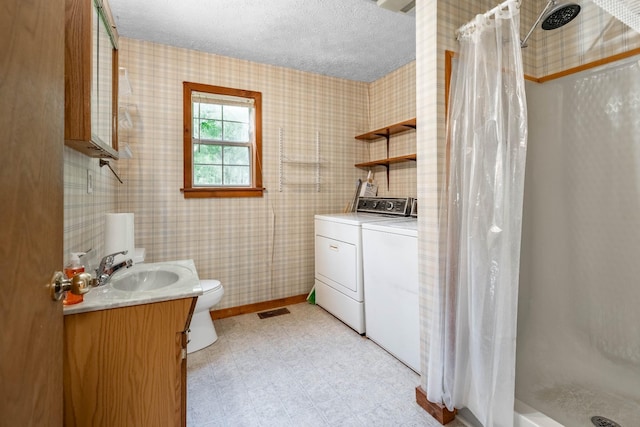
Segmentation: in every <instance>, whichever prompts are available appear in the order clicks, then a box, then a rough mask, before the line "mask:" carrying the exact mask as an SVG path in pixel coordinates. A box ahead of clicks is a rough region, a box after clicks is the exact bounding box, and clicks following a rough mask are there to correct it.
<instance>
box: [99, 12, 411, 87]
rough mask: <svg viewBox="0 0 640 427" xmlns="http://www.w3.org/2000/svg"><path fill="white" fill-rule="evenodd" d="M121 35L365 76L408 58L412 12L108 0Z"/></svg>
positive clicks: (337, 74) (344, 75) (371, 76)
mask: <svg viewBox="0 0 640 427" xmlns="http://www.w3.org/2000/svg"><path fill="white" fill-rule="evenodd" d="M109 4H110V5H111V9H112V13H113V16H114V19H115V21H116V26H117V28H118V33H119V34H120V35H121V36H124V37H129V38H133V39H139V40H147V41H151V42H155V43H162V44H167V45H171V46H177V47H182V48H187V49H195V50H199V51H205V52H210V53H215V54H218V55H224V56H230V57H234V58H240V59H246V60H249V61H253V62H259V63H263V64H271V65H277V66H282V67H288V68H293V69H297V70H301V71H307V72H312V73H318V74H323V75H327V76H334V77H339V78H343V79H349V80H357V81H363V82H371V81H374V80H377V79H379V78H380V77H383V76H385V75H387V74H388V73H390V72H391V71H393V70H395V69H397V68H399V67H401V66H403V65H405V64H407V63H409V62H411V61H413V60H414V59H415V50H416V48H415V46H416V43H415V17H414V16H413V15H412V14H404V13H401V12H392V11H389V10H386V9H383V8H381V7H378V6H377V5H376V3H375V2H374V1H372V0H231V1H229V0H181V1H179V0H109Z"/></svg>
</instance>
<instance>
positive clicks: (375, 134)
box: [355, 117, 417, 189]
mask: <svg viewBox="0 0 640 427" xmlns="http://www.w3.org/2000/svg"><path fill="white" fill-rule="evenodd" d="M415 129H416V119H415V117H414V118H413V119H409V120H405V121H403V122H400V123H395V124H392V125H390V126H387V127H384V128H381V129H376V130H373V131H371V132H367V133H363V134H362V135H358V136H356V139H358V140H360V141H366V142H372V141H375V140H377V139H381V138H384V139H386V140H387V158H386V159H380V160H373V161H371V162H363V163H357V164H356V165H355V167H357V168H365V169H370V168H372V167H375V166H384V167H385V168H386V169H387V189H389V165H391V164H394V163H401V162H410V161H414V162H415V161H416V159H417V155H416V154H415V153H414V154H406V155H404V156H399V157H389V137H390V136H392V135H398V134H400V133H403V132H408V131H410V130H415Z"/></svg>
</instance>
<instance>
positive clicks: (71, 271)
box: [62, 252, 85, 305]
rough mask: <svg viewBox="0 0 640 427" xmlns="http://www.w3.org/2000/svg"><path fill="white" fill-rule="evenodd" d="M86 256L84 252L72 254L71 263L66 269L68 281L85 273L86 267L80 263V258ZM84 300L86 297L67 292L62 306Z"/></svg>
mask: <svg viewBox="0 0 640 427" xmlns="http://www.w3.org/2000/svg"><path fill="white" fill-rule="evenodd" d="M84 254H85V253H84V252H71V260H70V261H69V264H67V265H66V266H65V267H64V274H65V275H66V276H67V279H71V278H73V276H75V275H77V274H80V273H84V265H82V264H81V262H80V257H81V256H82V255H84ZM83 300H84V297H83V296H82V295H76V294H74V293H71V292H70V291H67V293H66V295H65V297H64V300H63V301H62V304H64V305H71V304H77V303H79V302H82V301H83Z"/></svg>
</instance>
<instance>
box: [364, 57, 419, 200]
mask: <svg viewBox="0 0 640 427" xmlns="http://www.w3.org/2000/svg"><path fill="white" fill-rule="evenodd" d="M368 96H369V104H368V105H369V109H368V118H369V128H368V129H365V130H364V131H363V133H364V132H368V131H372V130H375V129H380V128H383V127H386V126H389V125H392V124H394V123H399V122H403V121H405V120H408V119H412V118H414V117H416V63H415V61H412V62H410V63H408V64H406V65H404V66H403V67H400V68H398V69H397V70H395V71H393V72H391V73H389V74H388V75H386V76H385V77H382V78H381V79H378V80H376V81H374V82H372V83H371V84H370V85H369V88H368ZM418 126H420V123H418ZM357 143H358V144H361V145H364V146H365V147H366V150H367V152H368V158H367V160H369V161H371V160H378V159H383V158H385V157H387V147H386V144H387V143H386V141H385V139H384V138H381V139H378V140H376V141H374V142H365V141H357ZM415 152H416V132H415V131H409V132H405V133H402V134H398V135H395V136H392V137H391V138H390V139H389V157H397V156H402V155H406V154H412V153H415ZM373 172H374V173H375V180H376V182H377V184H378V195H379V196H389V197H416V194H417V183H416V178H417V177H416V162H403V163H395V164H392V165H390V167H389V182H388V184H389V185H388V187H387V175H386V169H385V168H384V167H382V166H378V167H375V168H373Z"/></svg>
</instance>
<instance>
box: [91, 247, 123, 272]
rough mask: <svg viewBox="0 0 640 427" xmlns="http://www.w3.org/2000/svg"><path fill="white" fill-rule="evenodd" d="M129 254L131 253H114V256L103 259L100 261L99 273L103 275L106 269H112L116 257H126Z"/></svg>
mask: <svg viewBox="0 0 640 427" xmlns="http://www.w3.org/2000/svg"><path fill="white" fill-rule="evenodd" d="M128 252H129V251H127V250H124V251H120V252H114V253H112V254H109V255H106V256H105V257H103V258H102V261H100V266H99V267H98V271H97V273H98V274H102V273H103V272H104V270H105V269H107V268H109V267H111V266H112V265H113V260H114V259H115V257H116V255H126V254H127V253H128Z"/></svg>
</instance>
